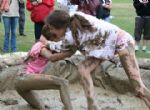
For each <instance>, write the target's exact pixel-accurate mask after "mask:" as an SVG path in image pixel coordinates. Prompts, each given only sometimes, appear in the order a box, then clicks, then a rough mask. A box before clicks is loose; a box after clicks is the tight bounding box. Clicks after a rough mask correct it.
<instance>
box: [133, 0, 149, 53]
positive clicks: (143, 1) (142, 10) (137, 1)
mask: <svg viewBox="0 0 150 110" xmlns="http://www.w3.org/2000/svg"><path fill="white" fill-rule="evenodd" d="M133 5H134V8H135V10H136V14H137V16H136V17H135V29H134V36H135V41H136V46H135V51H138V50H139V49H140V41H141V37H142V35H143V47H142V50H143V51H144V52H148V50H147V45H148V40H150V2H149V1H148V0H133Z"/></svg>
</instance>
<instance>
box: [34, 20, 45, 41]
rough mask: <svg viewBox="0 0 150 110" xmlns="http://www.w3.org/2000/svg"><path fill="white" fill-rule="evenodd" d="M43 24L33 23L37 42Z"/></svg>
mask: <svg viewBox="0 0 150 110" xmlns="http://www.w3.org/2000/svg"><path fill="white" fill-rule="evenodd" d="M43 26H44V23H43V22H40V23H34V35H35V42H37V41H38V40H39V39H40V36H41V31H42V28H43Z"/></svg>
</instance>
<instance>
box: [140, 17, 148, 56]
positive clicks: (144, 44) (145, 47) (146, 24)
mask: <svg viewBox="0 0 150 110" xmlns="http://www.w3.org/2000/svg"><path fill="white" fill-rule="evenodd" d="M149 40H150V16H149V17H148V16H147V17H145V18H144V35H143V48H142V51H143V52H146V53H149V51H148V49H147V47H148V43H149Z"/></svg>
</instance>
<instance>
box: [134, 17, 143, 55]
mask: <svg viewBox="0 0 150 110" xmlns="http://www.w3.org/2000/svg"><path fill="white" fill-rule="evenodd" d="M143 26H144V22H143V18H141V17H140V16H137V17H135V28H134V37H135V43H136V44H135V51H136V52H137V51H138V50H139V49H140V40H141V36H142V33H143Z"/></svg>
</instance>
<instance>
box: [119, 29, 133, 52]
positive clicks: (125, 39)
mask: <svg viewBox="0 0 150 110" xmlns="http://www.w3.org/2000/svg"><path fill="white" fill-rule="evenodd" d="M130 44H133V45H134V44H135V41H134V39H133V37H132V36H131V35H130V34H129V33H127V32H126V33H125V35H123V36H121V37H118V38H117V41H116V52H118V51H121V50H123V49H125V48H126V47H128V46H129V45H130Z"/></svg>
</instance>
